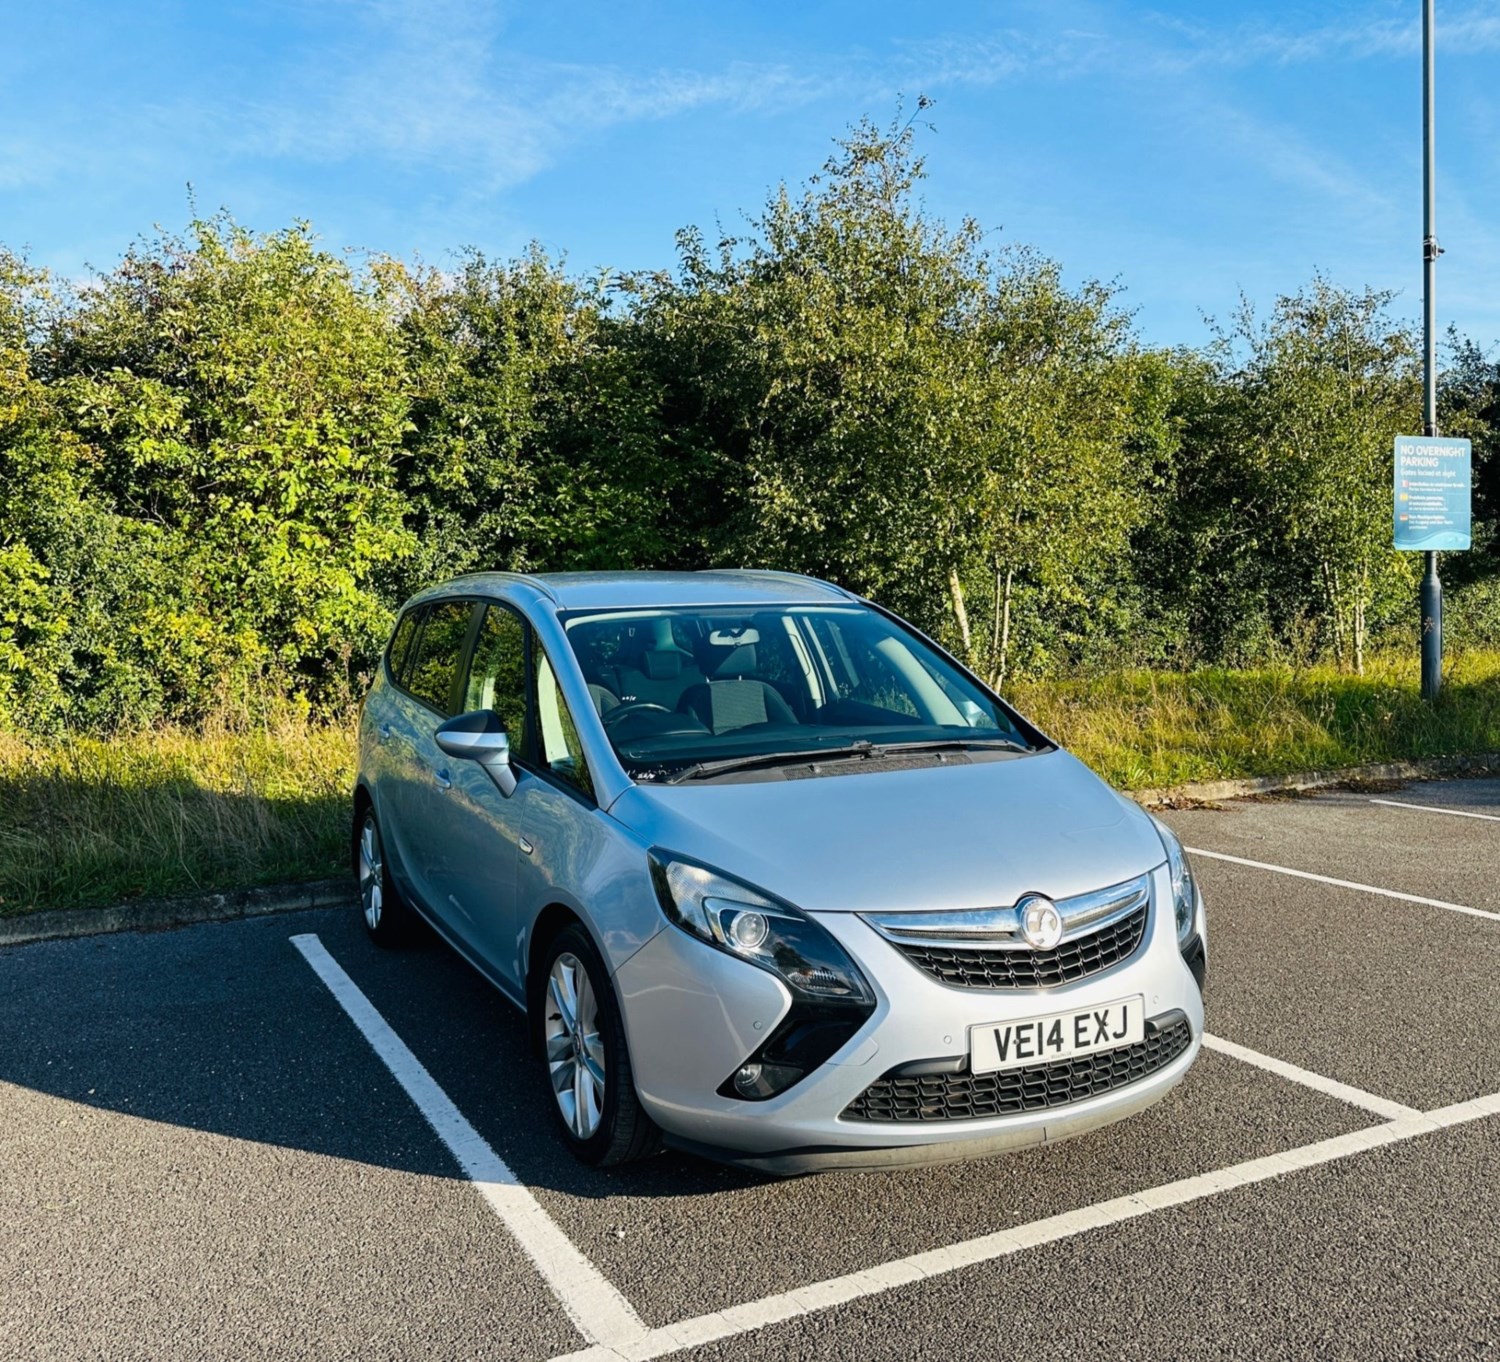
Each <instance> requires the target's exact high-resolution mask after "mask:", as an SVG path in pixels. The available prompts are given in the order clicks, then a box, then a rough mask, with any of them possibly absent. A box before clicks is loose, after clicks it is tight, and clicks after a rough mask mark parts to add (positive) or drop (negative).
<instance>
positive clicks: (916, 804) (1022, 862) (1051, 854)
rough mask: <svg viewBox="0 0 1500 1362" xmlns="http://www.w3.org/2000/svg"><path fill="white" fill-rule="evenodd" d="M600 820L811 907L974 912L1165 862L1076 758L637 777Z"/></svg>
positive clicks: (1132, 810)
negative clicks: (703, 780)
mask: <svg viewBox="0 0 1500 1362" xmlns="http://www.w3.org/2000/svg"><path fill="white" fill-rule="evenodd" d="M609 812H610V814H611V815H612V816H613V817H615V818H617V819H619V820H620V821H621V822H622V823H624V824H625V825H626V826H628V827H630V828H631V829H632V830H633V831H634V832H635V833H636V834H637V835H639V836H641V837H643V838H645V839H646V840H647V841H648V842H650V843H651V844H652V845H653V846H656V847H660V848H661V849H663V850H665V851H675V852H679V853H681V854H682V855H685V856H690V857H693V858H694V859H696V860H700V861H706V862H708V863H709V864H711V865H713V866H715V867H717V868H718V869H720V870H723V871H726V872H727V873H729V874H731V875H735V876H737V877H739V878H741V879H745V880H748V881H750V882H751V883H752V884H755V885H759V886H760V887H761V888H763V889H768V890H770V891H771V892H772V893H775V894H779V895H781V897H783V898H785V899H788V900H790V901H791V902H792V903H795V904H797V905H798V906H799V907H802V908H806V909H809V910H810V911H814V912H817V911H824V912H855V911H882V910H884V911H889V910H895V909H905V910H908V911H910V910H917V909H922V908H932V909H942V908H980V907H995V906H1001V905H1005V904H1009V903H1014V902H1015V900H1016V899H1017V898H1019V897H1020V896H1021V895H1022V894H1025V893H1028V892H1029V893H1039V894H1046V895H1048V896H1049V897H1051V898H1055V899H1060V898H1067V897H1069V896H1070V895H1073V894H1079V893H1083V892H1085V891H1086V890H1090V889H1099V888H1102V887H1103V886H1105V885H1109V884H1117V883H1119V882H1120V881H1122V880H1128V879H1131V878H1133V877H1134V876H1136V875H1140V874H1144V873H1145V872H1146V871H1147V870H1151V869H1153V868H1155V867H1156V866H1158V865H1160V864H1161V863H1162V862H1163V861H1164V860H1165V859H1166V853H1165V852H1164V851H1163V849H1162V843H1161V838H1160V837H1159V836H1158V834H1157V832H1156V828H1155V827H1154V826H1153V824H1152V822H1151V819H1150V818H1149V817H1148V816H1147V815H1146V813H1145V812H1144V811H1143V810H1142V809H1140V808H1139V807H1138V806H1137V805H1135V804H1133V803H1132V802H1131V801H1130V800H1128V799H1126V798H1124V797H1123V796H1122V795H1118V794H1116V793H1115V792H1114V791H1113V790H1111V789H1110V788H1109V786H1107V785H1106V784H1105V783H1104V782H1103V781H1102V780H1100V779H1099V778H1098V777H1097V776H1096V775H1095V774H1094V773H1093V772H1092V771H1090V770H1089V769H1088V767H1086V766H1085V765H1084V764H1083V763H1082V762H1080V761H1079V760H1078V759H1077V758H1075V757H1072V756H1070V755H1069V754H1068V753H1066V752H1062V751H1051V752H1044V753H1038V754H1037V755H1035V756H1028V757H1018V758H1014V759H1010V760H1002V761H983V762H975V763H973V764H971V765H942V766H937V765H934V766H930V767H919V768H917V769H900V770H884V771H882V770H862V771H857V772H851V773H849V774H843V775H829V776H823V777H819V778H815V779H799V780H786V781H781V780H773V781H759V780H758V781H745V782H743V783H736V782H724V783H720V784H693V783H689V784H685V785H646V784H642V785H634V786H632V787H630V788H629V789H628V790H627V791H626V792H625V793H624V794H622V795H621V796H620V798H619V799H617V800H616V801H615V803H614V804H613V805H612V806H611V807H610V810H609Z"/></svg>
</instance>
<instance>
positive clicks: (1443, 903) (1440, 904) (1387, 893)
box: [1188, 847, 1500, 922]
mask: <svg viewBox="0 0 1500 1362" xmlns="http://www.w3.org/2000/svg"><path fill="white" fill-rule="evenodd" d="M1188 851H1189V852H1190V853H1192V855H1194V856H1206V857H1207V858H1208V859H1209V860H1211V861H1229V862H1231V863H1233V864H1234V865H1247V866H1249V867H1250V868H1251V869H1252V870H1270V871H1274V872H1275V873H1276V874H1278V875H1293V876H1295V877H1296V878H1297V879H1299V880H1315V881H1317V883H1319V884H1331V885H1333V886H1334V887H1335V888H1338V889H1356V890H1358V891H1359V892H1360V893H1361V894H1379V895H1380V896H1381V897H1382V898H1387V899H1400V900H1401V901H1402V902H1404V903H1421V904H1425V905H1426V906H1427V907H1428V908H1446V909H1447V910H1448V911H1449V912H1450V913H1464V914H1466V915H1467V916H1469V917H1482V918H1487V919H1488V920H1489V921H1491V922H1500V913H1491V912H1489V911H1488V910H1486V909H1484V908H1469V907H1467V906H1466V905H1464V904H1462V903H1449V902H1448V901H1447V900H1446V899H1428V898H1423V897H1422V896H1421V895H1420V894H1403V893H1402V892H1401V891H1400V890H1399V889H1381V888H1379V887H1378V886H1377V885H1373V884H1357V883H1355V881H1353V880H1336V879H1334V878H1333V877H1332V876H1331V875H1314V874H1313V873H1312V871H1310V870H1293V869H1292V868H1291V867H1290V866H1285V865H1270V864H1268V863H1267V862H1265V861H1249V860H1246V859H1245V858H1244V857H1243V856H1230V855H1227V854H1226V853H1224V852H1222V851H1205V850H1204V849H1203V848H1202V847H1188Z"/></svg>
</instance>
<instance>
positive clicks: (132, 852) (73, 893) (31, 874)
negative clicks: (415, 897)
mask: <svg viewBox="0 0 1500 1362" xmlns="http://www.w3.org/2000/svg"><path fill="white" fill-rule="evenodd" d="M353 785H354V742H353V734H352V732H351V731H350V730H348V729H346V728H342V727H314V726H309V725H305V724H299V723H295V722H288V723H285V724H282V725H279V726H277V727H275V728H271V729H264V730H258V731H255V732H246V733H236V732H229V731H219V732H204V733H188V732H182V731H179V730H173V729H167V730H161V731H156V732H151V733H143V734H139V735H136V736H133V737H122V738H116V739H111V740H108V741H105V740H100V739H91V738H78V739H71V740H68V741H66V742H61V743H56V742H52V743H44V742H40V741H34V740H27V739H24V738H19V737H16V736H13V735H9V736H8V735H4V734H0V916H7V915H10V914H14V913H25V912H30V911H33V910H36V909H42V908H84V907H94V906H98V905H101V904H108V903H121V902H125V901H127V900H129V899H134V898H156V897H161V896H165V895H169V894H182V893H192V892H195V891H206V890H212V889H230V888H243V887H246V886H250V885H257V884H277V883H285V882H288V881H293V880H304V879H319V878H322V877H324V876H328V875H337V874H341V873H343V872H344V871H345V870H346V869H347V867H348V845H349V843H348V837H349V831H348V829H349V791H350V790H351V789H352V788H353Z"/></svg>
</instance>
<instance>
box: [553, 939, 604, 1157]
mask: <svg viewBox="0 0 1500 1362" xmlns="http://www.w3.org/2000/svg"><path fill="white" fill-rule="evenodd" d="M545 1042H546V1049H547V1068H548V1070H549V1072H550V1073H551V1076H552V1093H553V1096H554V1097H556V1099H557V1105H558V1108H559V1109H560V1110H561V1111H562V1116H563V1120H564V1122H565V1123H566V1124H567V1127H568V1129H569V1130H571V1131H572V1132H573V1134H574V1135H575V1136H577V1138H578V1139H580V1140H586V1139H588V1138H589V1137H590V1136H591V1135H592V1134H593V1133H594V1132H595V1131H596V1130H598V1129H599V1122H600V1121H601V1120H602V1119H603V1118H604V1084H605V1065H604V1038H603V1037H602V1036H601V1035H600V1034H599V1004H598V1000H597V999H596V998H595V996H594V986H593V985H592V984H591V983H590V982H589V976H588V971H587V970H586V969H584V967H583V962H582V961H581V960H579V959H578V957H577V956H576V955H573V954H571V953H570V952H567V951H564V952H563V953H562V954H561V955H559V956H558V957H557V959H556V960H554V961H553V962H552V969H551V971H550V972H549V973H548V975H547V1010H546V1025H545Z"/></svg>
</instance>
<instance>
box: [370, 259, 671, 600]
mask: <svg viewBox="0 0 1500 1362" xmlns="http://www.w3.org/2000/svg"><path fill="white" fill-rule="evenodd" d="M381 277H382V281H383V284H384V286H385V289H386V292H387V295H388V296H389V297H390V298H391V299H392V300H393V303H394V305H395V307H396V309H397V311H398V313H399V316H400V337H401V342H402V345H403V348H404V351H405V354H406V357H407V363H408V366H409V371H410V374H411V380H410V381H411V384H412V394H413V404H412V424H411V428H410V430H409V432H408V435H407V439H406V442H405V448H404V451H403V454H402V457H401V460H400V466H399V469H400V480H401V486H402V490H403V492H404V493H405V495H406V497H407V500H408V506H409V515H410V523H411V525H412V528H413V529H414V530H415V531H416V533H417V540H418V544H419V550H418V553H417V555H416V556H415V557H414V558H413V559H412V560H411V561H410V562H409V563H408V564H407V565H406V571H405V573H404V574H403V576H404V582H403V587H404V585H407V584H412V583H415V582H419V581H423V580H431V579H433V578H435V577H441V576H445V575H449V574H451V573H453V572H461V571H470V570H473V569H477V568H503V569H508V570H514V571H532V570H547V569H551V570H559V569H576V568H618V567H630V566H635V565H638V564H647V563H652V562H661V561H662V560H663V559H666V558H670V557H671V556H672V554H673V552H674V547H675V545H674V526H673V520H674V518H673V514H672V502H673V496H674V492H675V491H676V482H677V480H676V479H675V477H674V470H673V468H672V466H671V463H670V461H669V460H668V459H666V458H664V457H663V455H662V453H661V451H660V437H659V431H658V428H657V414H656V409H657V397H656V393H655V389H654V385H653V383H652V381H651V378H650V376H649V375H648V374H647V373H646V372H645V371H644V369H643V367H642V364H641V363H640V362H639V361H638V359H637V356H636V354H635V351H634V349H633V347H632V344H631V336H630V334H629V331H630V328H629V327H628V326H623V325H622V324H621V323H620V322H619V321H617V320H616V319H615V318H613V317H612V316H610V315H609V312H608V307H607V301H608V300H607V297H606V295H605V294H604V292H603V291H602V289H601V288H595V289H592V290H591V289H587V288H585V287H584V286H582V285H580V284H578V283H576V282H574V281H572V280H569V279H568V278H567V277H566V276H565V275H564V274H563V273H562V270H561V268H560V267H559V266H558V265H555V264H554V263H553V262H552V261H551V260H549V259H548V258H547V257H546V255H544V254H543V253H542V251H541V250H540V248H536V247H534V248H533V249H532V251H531V253H530V254H529V255H527V256H525V257H524V258H522V259H520V260H517V261H513V262H510V263H505V264H494V263H491V262H490V261H488V260H486V259H485V257H484V256H482V255H480V254H478V253H471V254H470V255H469V256H467V257H466V259H465V260H464V263H463V267H462V268H461V269H460V270H459V271H458V273H457V274H456V275H454V276H447V275H443V274H441V273H439V272H438V271H435V270H426V271H421V270H408V269H405V268H403V267H401V266H399V265H397V264H395V263H394V262H387V263H386V264H385V265H384V266H383V267H382V270H381Z"/></svg>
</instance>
